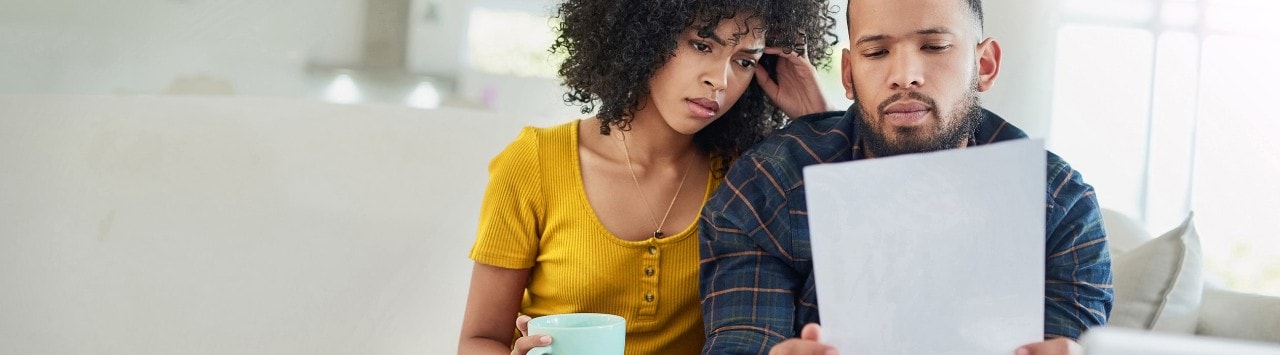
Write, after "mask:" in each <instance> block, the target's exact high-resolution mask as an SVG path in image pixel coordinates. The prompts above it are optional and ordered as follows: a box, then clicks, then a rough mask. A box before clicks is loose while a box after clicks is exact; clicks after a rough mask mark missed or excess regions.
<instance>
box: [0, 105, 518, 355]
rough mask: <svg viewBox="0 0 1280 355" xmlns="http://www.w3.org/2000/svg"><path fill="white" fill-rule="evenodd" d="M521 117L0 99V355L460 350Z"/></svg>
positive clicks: (349, 107) (385, 108)
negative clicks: (483, 233) (495, 170)
mask: <svg viewBox="0 0 1280 355" xmlns="http://www.w3.org/2000/svg"><path fill="white" fill-rule="evenodd" d="M520 125H521V123H520V122H516V121H515V120H513V119H511V118H510V117H497V116H493V115H488V114H482V113H475V112H465V111H450V110H417V109H409V108H400V107H391V106H360V105H331V104H324V103H318V102H306V101H295V100H283V99H247V98H174V97H32V96H0V216H3V217H2V218H3V223H0V290H3V292H0V354H24V355H36V354H453V353H455V351H456V350H455V349H456V344H457V337H458V327H459V324H460V322H461V319H462V310H463V307H464V304H465V299H466V293H467V286H468V283H469V279H470V271H471V262H470V261H469V260H468V259H467V257H466V254H467V252H468V250H469V248H470V245H471V241H472V240H473V239H474V231H475V227H476V221H477V214H478V211H479V204H480V199H481V195H482V193H483V190H484V185H485V181H486V179H487V176H488V175H487V170H486V169H487V166H488V162H489V159H490V158H491V157H492V156H493V155H494V154H496V153H497V152H498V151H499V150H500V149H501V148H502V147H503V146H505V145H506V143H508V142H509V141H510V140H511V139H514V138H515V136H516V134H517V132H518V129H519V126H520Z"/></svg>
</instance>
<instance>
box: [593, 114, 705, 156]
mask: <svg viewBox="0 0 1280 355" xmlns="http://www.w3.org/2000/svg"><path fill="white" fill-rule="evenodd" d="M643 107H644V109H642V110H640V111H637V112H636V113H635V114H634V116H633V119H632V120H631V130H628V131H622V130H620V129H616V127H615V129H614V130H613V134H614V135H619V134H621V135H623V137H625V139H626V142H627V146H628V147H629V149H630V150H631V159H632V160H633V162H634V163H636V164H643V165H649V164H669V163H672V162H677V161H684V159H687V158H688V156H689V154H691V153H697V150H698V148H697V145H696V144H695V143H694V142H693V136H692V135H687V134H684V133H680V132H678V131H676V130H674V129H671V126H669V125H667V122H666V120H664V119H663V118H662V116H661V115H659V114H658V113H657V110H656V109H654V107H653V105H652V104H646V105H644V106H643Z"/></svg>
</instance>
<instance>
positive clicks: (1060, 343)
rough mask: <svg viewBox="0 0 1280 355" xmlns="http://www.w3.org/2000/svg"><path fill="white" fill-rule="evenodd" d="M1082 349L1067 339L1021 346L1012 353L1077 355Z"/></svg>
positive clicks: (1026, 354)
mask: <svg viewBox="0 0 1280 355" xmlns="http://www.w3.org/2000/svg"><path fill="white" fill-rule="evenodd" d="M1083 353H1084V349H1083V348H1081V347H1080V344H1079V343H1076V342H1075V341H1074V340H1071V339H1068V338H1054V339H1050V340H1046V341H1042V342H1038V343H1031V344H1027V345H1023V346H1022V347H1020V348H1018V350H1016V351H1014V354H1015V355H1046V354H1047V355H1059V354H1061V355H1079V354H1083Z"/></svg>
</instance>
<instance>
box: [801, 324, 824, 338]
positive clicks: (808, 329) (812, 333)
mask: <svg viewBox="0 0 1280 355" xmlns="http://www.w3.org/2000/svg"><path fill="white" fill-rule="evenodd" d="M800 339H804V340H813V341H818V342H821V341H822V327H821V326H819V325H818V323H809V324H805V325H804V329H802V330H800Z"/></svg>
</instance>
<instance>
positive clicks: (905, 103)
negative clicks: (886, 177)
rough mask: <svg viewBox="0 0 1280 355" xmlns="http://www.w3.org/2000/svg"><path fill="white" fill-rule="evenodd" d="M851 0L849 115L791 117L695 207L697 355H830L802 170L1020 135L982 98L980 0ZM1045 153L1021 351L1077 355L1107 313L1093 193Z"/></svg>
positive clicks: (1106, 272) (991, 64) (988, 78)
mask: <svg viewBox="0 0 1280 355" xmlns="http://www.w3.org/2000/svg"><path fill="white" fill-rule="evenodd" d="M848 6H849V7H848V9H849V13H848V15H847V20H848V21H849V38H850V48H847V49H845V50H844V51H843V58H842V61H841V67H840V69H841V74H842V77H843V82H844V87H845V95H846V96H848V97H849V98H850V99H853V100H855V104H854V105H855V106H856V109H853V108H851V109H850V110H849V111H848V112H835V113H826V114H816V115H809V116H806V117H802V118H799V119H797V120H796V121H795V122H793V123H792V124H791V125H790V126H788V127H787V128H785V129H783V130H781V131H780V132H777V133H776V134H774V135H773V136H772V137H770V138H769V139H767V140H766V141H764V142H762V143H761V144H759V145H757V146H755V147H753V148H752V149H750V150H748V151H747V152H746V153H745V154H744V155H743V156H742V157H741V158H740V159H738V160H737V161H736V163H735V164H734V165H733V167H732V168H731V169H730V170H729V172H728V174H727V176H726V177H725V180H724V183H723V184H722V185H721V186H720V187H719V188H718V189H717V190H716V192H715V195H714V196H713V197H712V198H711V200H710V201H708V202H707V204H706V207H705V208H704V210H703V215H702V219H701V221H700V225H699V227H700V236H701V239H702V240H701V242H702V248H701V250H700V253H701V258H702V265H701V287H702V295H703V299H702V308H703V319H704V324H705V326H704V329H705V331H706V332H707V342H706V346H705V347H704V348H703V353H704V354H717V355H719V354H763V353H766V352H768V353H770V354H831V353H834V349H832V348H831V347H829V346H827V345H825V344H823V343H822V342H821V341H820V339H818V334H819V331H818V326H817V324H816V323H818V321H819V320H818V300H817V297H816V290H815V288H814V276H813V263H812V259H811V252H810V249H809V248H810V244H809V226H808V217H807V210H806V206H805V201H806V200H805V195H804V193H805V187H804V181H803V180H802V177H803V175H802V173H801V169H802V168H803V167H804V166H807V165H812V164H821V163H831V162H841V161H850V160H860V159H871V158H875V157H885V156H891V155H898V154H909V153H919V152H927V151H936V150H941V149H954V148H964V147H967V146H974V145H982V144H989V143H993V142H999V141H1004V140H1010V139H1021V138H1025V137H1026V135H1025V134H1024V133H1022V132H1021V131H1020V130H1019V129H1017V128H1015V127H1013V126H1012V125H1009V124H1008V123H1006V122H1005V121H1004V120H1003V119H1001V118H1000V117H998V116H996V115H995V114H994V113H991V112H989V111H986V110H984V109H982V108H981V107H980V106H979V102H978V96H977V95H978V92H982V91H986V90H988V89H990V88H991V87H992V85H993V84H994V82H995V78H996V75H997V74H998V73H999V69H1000V46H999V44H998V43H996V41H995V40H994V39H990V38H984V37H983V35H982V5H981V2H980V0H851V1H849V3H848ZM1047 154H1048V157H1047V167H1046V168H1047V173H1046V177H1047V188H1046V191H1045V200H1046V211H1045V238H1046V243H1045V245H1046V249H1045V261H1046V265H1045V301H1044V302H1045V314H1044V319H1045V325H1044V338H1045V341H1043V342H1038V343H1034V344H1027V345H1026V346H1023V347H1021V348H1019V349H1017V350H1016V353H1017V354H1071V353H1079V352H1080V347H1079V345H1078V344H1076V342H1075V340H1076V339H1078V338H1079V337H1080V335H1081V333H1082V332H1084V331H1085V330H1086V329H1088V328H1090V327H1094V326H1098V325H1102V324H1104V323H1105V322H1106V319H1107V316H1108V314H1109V313H1110V311H1111V302H1112V291H1111V285H1110V284H1111V270H1110V269H1111V261H1110V256H1109V254H1108V253H1107V248H1106V235H1105V232H1104V231H1103V230H1102V225H1101V217H1100V214H1099V211H1098V203H1097V199H1096V198H1095V196H1094V193H1093V188H1092V187H1091V186H1089V185H1088V184H1085V183H1084V181H1083V180H1082V178H1081V176H1080V174H1079V173H1077V172H1075V171H1074V170H1072V169H1071V167H1070V166H1069V165H1067V163H1066V162H1064V161H1063V160H1062V159H1061V158H1059V157H1058V156H1057V155H1054V154H1052V153H1047ZM904 178H909V177H904ZM940 213H941V212H940ZM850 218H857V216H851V217H850ZM973 277H974V279H975V280H978V281H979V282H980V281H981V279H982V278H983V277H992V276H987V275H973ZM797 337H798V338H797Z"/></svg>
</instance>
